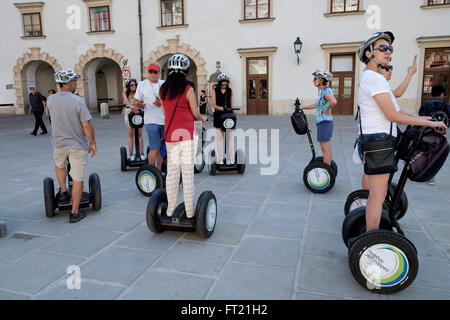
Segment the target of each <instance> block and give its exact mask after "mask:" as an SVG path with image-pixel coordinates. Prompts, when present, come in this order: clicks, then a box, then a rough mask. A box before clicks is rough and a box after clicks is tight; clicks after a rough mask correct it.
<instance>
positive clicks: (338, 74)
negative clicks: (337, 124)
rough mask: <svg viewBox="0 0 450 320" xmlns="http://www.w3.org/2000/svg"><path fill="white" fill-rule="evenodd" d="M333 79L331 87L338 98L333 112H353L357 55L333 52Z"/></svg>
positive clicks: (347, 113)
mask: <svg viewBox="0 0 450 320" xmlns="http://www.w3.org/2000/svg"><path fill="white" fill-rule="evenodd" d="M330 65H331V73H333V79H331V83H330V84H329V85H330V88H331V89H332V90H333V94H334V96H335V98H336V100H337V105H336V106H335V107H334V108H333V111H332V113H333V114H335V115H351V114H353V101H354V91H355V90H354V88H355V71H354V65H355V55H354V54H332V55H331V63H330Z"/></svg>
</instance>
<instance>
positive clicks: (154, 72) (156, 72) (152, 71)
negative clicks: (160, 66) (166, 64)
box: [148, 70, 159, 74]
mask: <svg viewBox="0 0 450 320" xmlns="http://www.w3.org/2000/svg"><path fill="white" fill-rule="evenodd" d="M148 73H150V74H158V73H159V71H156V70H149V71H148Z"/></svg>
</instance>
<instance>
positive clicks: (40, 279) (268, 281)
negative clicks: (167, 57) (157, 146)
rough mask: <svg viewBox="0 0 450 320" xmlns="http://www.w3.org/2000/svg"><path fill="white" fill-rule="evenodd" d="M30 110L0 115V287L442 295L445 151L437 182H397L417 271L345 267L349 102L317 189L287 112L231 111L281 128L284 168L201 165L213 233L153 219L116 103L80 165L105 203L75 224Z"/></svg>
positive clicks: (117, 292)
mask: <svg viewBox="0 0 450 320" xmlns="http://www.w3.org/2000/svg"><path fill="white" fill-rule="evenodd" d="M309 120H310V122H311V121H312V120H313V119H312V117H309ZM46 122H47V123H48V121H47V120H46ZM33 124H34V118H33V117H32V116H1V117H0V145H1V148H0V220H3V221H5V222H6V224H7V228H8V232H7V235H6V237H3V238H0V299H288V300H289V299H373V300H387V299H450V191H449V190H450V161H449V160H447V162H446V164H445V165H444V167H443V168H442V170H441V171H440V172H439V174H438V176H437V177H436V186H434V187H432V186H429V185H427V184H423V183H414V182H410V181H408V183H407V185H406V189H405V191H406V193H407V195H408V199H409V209H408V212H407V214H406V216H405V217H404V218H403V219H402V220H401V221H400V224H401V225H402V226H403V228H404V230H405V233H406V236H407V237H408V239H410V240H411V241H412V242H413V243H414V244H415V246H416V247H417V250H418V256H419V263H420V268H419V273H418V275H417V278H416V280H415V281H414V282H413V284H412V285H411V286H410V287H409V288H407V289H406V290H404V291H402V292H399V293H397V294H394V295H378V294H372V293H371V292H369V291H368V290H366V289H364V288H362V287H361V286H360V285H359V284H358V283H357V282H356V280H355V279H354V278H353V276H352V275H351V273H350V270H349V267H348V257H347V248H346V247H345V245H344V244H343V242H342V240H341V227H342V221H343V218H344V213H343V208H344V203H345V199H346V197H347V195H348V194H349V193H350V192H351V191H353V190H356V189H359V188H360V178H361V173H362V168H361V166H360V165H356V164H354V163H353V162H352V160H351V158H352V152H353V142H354V140H355V137H356V134H357V130H356V126H355V125H356V123H355V122H354V119H353V117H352V116H337V117H335V131H334V135H333V139H332V147H333V152H334V155H333V156H334V159H335V161H336V162H337V164H338V167H339V174H338V177H337V180H336V185H335V187H334V188H333V189H332V190H331V191H330V192H329V193H327V194H323V195H318V194H312V193H311V192H309V191H308V190H307V189H306V188H305V186H304V185H303V182H302V181H301V176H302V174H303V169H304V168H305V166H306V164H307V163H308V162H309V160H310V158H311V152H310V150H309V147H308V143H307V138H306V136H298V135H296V134H295V133H294V131H293V129H292V127H291V124H290V120H289V117H288V116H238V128H244V129H247V128H256V129H271V128H273V129H279V139H280V144H279V152H280V156H279V170H278V173H277V174H275V175H261V174H260V169H261V167H264V165H256V164H255V165H250V164H247V168H246V171H245V174H244V175H238V174H226V175H219V176H210V175H209V173H208V171H207V169H205V170H203V172H202V173H200V174H196V175H195V182H196V186H195V188H196V189H195V190H196V194H197V196H198V195H199V194H200V193H201V192H202V191H204V190H212V191H213V192H214V193H215V195H216V197H217V200H218V222H217V225H216V230H215V232H214V234H213V236H212V237H211V238H210V239H208V240H203V239H202V238H200V237H199V236H197V235H196V234H192V233H181V232H164V233H162V234H153V233H152V232H150V231H149V230H148V228H147V225H146V222H145V211H146V206H147V202H148V198H146V197H144V196H143V195H142V194H140V193H139V191H138V190H137V188H136V186H135V182H134V179H135V172H136V170H135V169H131V170H128V171H126V172H121V171H120V156H119V147H120V146H126V144H127V139H126V130H125V128H124V125H123V118H122V116H120V115H119V114H112V115H111V118H110V119H99V118H98V117H96V118H95V119H94V120H93V125H94V128H95V134H96V138H97V144H98V154H97V156H96V157H94V158H93V159H90V160H89V164H88V170H89V173H92V172H97V173H98V174H99V175H100V179H101V186H102V196H103V207H102V209H101V210H100V211H97V212H95V211H92V209H87V210H86V211H87V213H88V217H87V218H86V219H84V220H82V221H81V222H80V223H77V224H69V217H68V213H67V212H63V213H60V214H58V215H57V216H55V217H54V218H50V219H49V218H47V217H46V216H45V211H44V202H43V191H42V185H43V179H44V178H45V177H47V176H49V177H52V178H53V179H55V184H57V183H56V176H55V173H54V168H53V160H52V152H51V142H50V138H49V136H48V135H46V136H41V135H38V136H37V137H34V136H31V135H30V132H31V129H32V127H33ZM211 125H212V124H211V121H210V122H208V123H207V126H208V127H210V126H211ZM312 129H313V133H312V134H313V137H314V140H315V135H316V134H315V126H313V128H312ZM268 136H269V138H270V137H271V134H270V131H269V132H268ZM144 137H145V141H146V143H145V144H146V145H147V143H148V142H147V136H146V134H145V133H144ZM315 146H316V150H317V151H318V150H319V149H320V148H319V146H318V144H317V143H316V142H315ZM269 150H270V149H269ZM247 156H248V154H247ZM397 176H398V175H397ZM85 189H86V187H85ZM179 196H180V198H179V201H182V192H180V194H179ZM197 196H196V198H197ZM71 265H78V266H79V267H80V271H81V278H82V281H81V289H79V290H77V289H75V290H69V289H68V287H67V284H66V283H67V279H68V277H69V275H68V273H67V268H68V267H69V266H71Z"/></svg>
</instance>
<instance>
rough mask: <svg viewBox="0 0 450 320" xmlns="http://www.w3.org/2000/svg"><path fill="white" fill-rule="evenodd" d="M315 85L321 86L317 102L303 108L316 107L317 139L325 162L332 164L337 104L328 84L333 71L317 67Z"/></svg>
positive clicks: (314, 74) (314, 73)
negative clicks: (334, 115) (331, 141)
mask: <svg viewBox="0 0 450 320" xmlns="http://www.w3.org/2000/svg"><path fill="white" fill-rule="evenodd" d="M313 76H314V80H313V83H314V86H315V87H317V88H319V90H320V92H319V97H318V98H317V100H316V103H315V104H311V105H308V106H304V107H302V109H304V110H305V109H306V110H307V109H316V124H317V141H319V143H320V148H321V149H322V153H323V162H325V163H326V164H328V165H329V166H331V160H332V152H331V144H330V140H331V136H332V135H333V126H334V124H333V116H332V115H331V109H333V107H334V106H335V105H336V104H337V101H336V98H335V97H334V95H333V91H332V90H331V88H330V87H329V86H328V83H329V82H330V81H331V79H332V78H333V75H332V74H331V72H329V71H326V70H322V69H317V70H316V71H314V72H313Z"/></svg>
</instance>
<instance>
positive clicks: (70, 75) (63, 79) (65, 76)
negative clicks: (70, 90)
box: [55, 69, 80, 84]
mask: <svg viewBox="0 0 450 320" xmlns="http://www.w3.org/2000/svg"><path fill="white" fill-rule="evenodd" d="M79 78H80V75H79V74H78V73H76V72H75V71H73V70H72V69H62V70H59V71H58V72H56V73H55V82H56V83H63V84H65V83H69V82H70V81H74V80H77V79H79Z"/></svg>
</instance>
